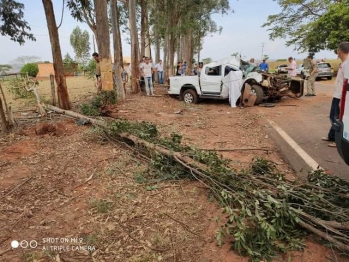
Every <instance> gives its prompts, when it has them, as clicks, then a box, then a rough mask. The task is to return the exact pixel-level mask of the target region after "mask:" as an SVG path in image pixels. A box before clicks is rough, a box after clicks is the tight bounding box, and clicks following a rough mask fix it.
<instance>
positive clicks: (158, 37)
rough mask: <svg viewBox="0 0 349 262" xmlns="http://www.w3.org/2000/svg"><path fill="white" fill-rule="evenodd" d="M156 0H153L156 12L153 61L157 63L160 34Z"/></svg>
mask: <svg viewBox="0 0 349 262" xmlns="http://www.w3.org/2000/svg"><path fill="white" fill-rule="evenodd" d="M157 3H158V1H155V12H156V19H157V21H156V23H155V26H154V38H155V62H156V63H158V62H159V60H160V36H159V11H158V10H157V8H158V6H157Z"/></svg>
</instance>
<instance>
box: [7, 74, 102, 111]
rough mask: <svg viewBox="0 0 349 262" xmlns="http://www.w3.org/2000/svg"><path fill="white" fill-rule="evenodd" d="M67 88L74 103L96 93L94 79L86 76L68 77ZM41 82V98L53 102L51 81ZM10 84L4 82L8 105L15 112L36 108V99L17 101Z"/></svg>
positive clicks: (18, 99)
mask: <svg viewBox="0 0 349 262" xmlns="http://www.w3.org/2000/svg"><path fill="white" fill-rule="evenodd" d="M66 79H67V86H68V92H69V97H70V101H71V102H73V103H77V102H79V101H82V100H84V99H85V98H86V97H89V96H91V95H93V94H95V93H96V88H95V82H94V79H89V78H87V77H84V76H75V77H67V78H66ZM38 81H39V88H38V90H39V94H40V96H41V99H42V101H44V102H46V101H50V100H51V85H50V80H49V79H43V80H38ZM9 84H10V82H9V81H5V82H2V83H1V85H2V86H3V89H4V92H5V95H6V98H7V100H8V103H9V104H10V105H11V106H12V108H13V109H14V110H16V109H20V108H23V107H27V106H35V104H36V102H35V99H34V98H17V99H15V98H14V96H13V95H11V94H10V93H9V92H8V90H7V86H8V85H9ZM56 88H57V87H56Z"/></svg>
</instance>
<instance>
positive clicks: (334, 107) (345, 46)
mask: <svg viewBox="0 0 349 262" xmlns="http://www.w3.org/2000/svg"><path fill="white" fill-rule="evenodd" d="M348 54H349V42H342V43H340V44H339V46H338V49H337V55H338V57H339V59H340V60H341V61H342V63H341V64H340V66H339V69H338V74H337V78H336V82H335V86H334V92H333V99H332V104H331V111H330V121H331V128H330V131H329V132H328V135H327V137H323V138H322V140H324V141H330V142H331V143H330V144H328V146H329V147H336V143H335V142H334V141H335V130H334V129H333V127H332V125H333V123H335V122H336V120H337V119H339V112H340V108H339V105H340V101H341V98H342V88H343V81H344V68H345V66H346V64H347V61H348Z"/></svg>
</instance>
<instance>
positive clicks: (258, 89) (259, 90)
mask: <svg viewBox="0 0 349 262" xmlns="http://www.w3.org/2000/svg"><path fill="white" fill-rule="evenodd" d="M251 89H252V90H254V91H255V92H256V95H257V99H256V102H255V103H254V104H255V105H259V104H260V103H262V102H263V99H264V91H263V88H262V87H261V86H259V85H252V86H251Z"/></svg>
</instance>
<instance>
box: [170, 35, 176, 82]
mask: <svg viewBox="0 0 349 262" xmlns="http://www.w3.org/2000/svg"><path fill="white" fill-rule="evenodd" d="M175 43H176V39H175V38H174V33H171V34H170V41H169V50H168V52H169V57H168V60H169V66H170V72H171V73H170V74H171V75H173V71H174V68H173V65H174V53H175Z"/></svg>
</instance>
